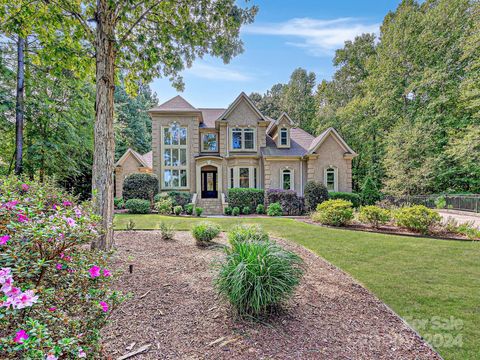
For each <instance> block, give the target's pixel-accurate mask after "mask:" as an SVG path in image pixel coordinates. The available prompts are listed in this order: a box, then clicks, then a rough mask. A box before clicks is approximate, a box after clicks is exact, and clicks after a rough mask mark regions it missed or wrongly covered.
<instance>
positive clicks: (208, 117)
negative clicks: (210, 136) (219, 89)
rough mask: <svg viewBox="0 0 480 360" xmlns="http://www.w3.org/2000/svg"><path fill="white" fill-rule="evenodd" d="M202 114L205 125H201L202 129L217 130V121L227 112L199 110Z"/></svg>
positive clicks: (212, 109) (221, 110) (207, 109)
mask: <svg viewBox="0 0 480 360" xmlns="http://www.w3.org/2000/svg"><path fill="white" fill-rule="evenodd" d="M198 110H200V111H201V112H202V117H203V123H202V124H200V127H202V128H215V120H217V119H218V118H219V117H220V115H222V114H223V113H224V112H225V110H226V109H225V108H222V109H220V108H198Z"/></svg>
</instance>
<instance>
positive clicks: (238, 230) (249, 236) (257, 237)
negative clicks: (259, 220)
mask: <svg viewBox="0 0 480 360" xmlns="http://www.w3.org/2000/svg"><path fill="white" fill-rule="evenodd" d="M227 237H228V241H229V242H230V245H232V246H234V245H235V244H236V243H238V242H245V241H267V240H268V234H267V232H266V231H265V230H263V229H262V227H261V226H260V225H256V224H242V225H236V226H235V227H234V228H233V229H232V230H230V231H229V232H228V235H227Z"/></svg>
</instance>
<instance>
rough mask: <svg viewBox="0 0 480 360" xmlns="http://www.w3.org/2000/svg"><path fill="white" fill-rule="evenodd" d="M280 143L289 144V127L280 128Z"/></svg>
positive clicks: (282, 144)
mask: <svg viewBox="0 0 480 360" xmlns="http://www.w3.org/2000/svg"><path fill="white" fill-rule="evenodd" d="M280 145H281V146H287V145H288V129H285V128H282V129H280Z"/></svg>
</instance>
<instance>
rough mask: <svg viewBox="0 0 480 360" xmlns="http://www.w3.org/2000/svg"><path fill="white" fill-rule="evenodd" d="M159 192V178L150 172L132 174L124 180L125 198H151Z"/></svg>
mask: <svg viewBox="0 0 480 360" xmlns="http://www.w3.org/2000/svg"><path fill="white" fill-rule="evenodd" d="M157 193H158V179H157V178H156V177H155V176H153V175H150V174H131V175H128V176H127V178H126V179H125V181H124V182H123V199H124V200H125V201H127V200H130V199H143V200H149V201H150V203H153V198H154V196H155V195H156V194H157Z"/></svg>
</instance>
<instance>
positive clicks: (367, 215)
mask: <svg viewBox="0 0 480 360" xmlns="http://www.w3.org/2000/svg"><path fill="white" fill-rule="evenodd" d="M358 217H359V220H360V221H361V222H363V223H367V224H370V225H372V226H373V227H374V228H378V226H379V225H381V224H386V223H387V222H389V221H390V219H391V214H390V211H389V210H386V209H382V208H381V207H378V206H375V205H367V206H362V207H361V208H360V212H359V215H358Z"/></svg>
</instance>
